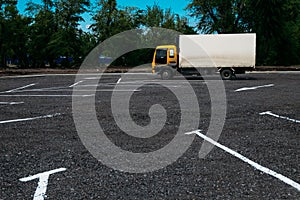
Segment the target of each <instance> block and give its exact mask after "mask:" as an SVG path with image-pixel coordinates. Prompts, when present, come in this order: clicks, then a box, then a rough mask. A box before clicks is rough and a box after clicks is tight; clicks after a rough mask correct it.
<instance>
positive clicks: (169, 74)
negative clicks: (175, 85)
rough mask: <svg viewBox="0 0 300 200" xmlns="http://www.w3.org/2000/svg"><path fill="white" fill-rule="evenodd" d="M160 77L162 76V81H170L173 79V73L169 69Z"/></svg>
mask: <svg viewBox="0 0 300 200" xmlns="http://www.w3.org/2000/svg"><path fill="white" fill-rule="evenodd" d="M160 76H161V79H163V80H168V79H171V78H172V77H173V72H172V71H171V70H169V69H165V70H163V71H162V72H161V74H160Z"/></svg>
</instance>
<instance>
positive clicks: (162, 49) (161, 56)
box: [152, 45, 178, 79]
mask: <svg viewBox="0 0 300 200" xmlns="http://www.w3.org/2000/svg"><path fill="white" fill-rule="evenodd" d="M177 65H178V54H177V47H176V46H175V45H162V46H157V47H156V49H155V52H154V56H153V61H152V73H158V74H160V75H161V77H162V78H163V79H170V78H172V76H173V74H174V70H172V67H173V68H176V66H177ZM166 66H169V68H166Z"/></svg>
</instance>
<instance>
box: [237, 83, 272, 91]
mask: <svg viewBox="0 0 300 200" xmlns="http://www.w3.org/2000/svg"><path fill="white" fill-rule="evenodd" d="M273 86H274V84H269V85H261V86H255V87H243V88H240V89H237V90H235V92H241V91H245V90H255V89H258V88H265V87H273Z"/></svg>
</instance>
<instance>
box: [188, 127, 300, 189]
mask: <svg viewBox="0 0 300 200" xmlns="http://www.w3.org/2000/svg"><path fill="white" fill-rule="evenodd" d="M200 131H201V130H195V131H192V132H188V133H185V134H187V135H189V134H196V135H198V136H199V137H201V138H202V139H204V140H206V141H207V142H209V143H211V144H213V145H215V146H216V147H219V148H220V149H222V150H224V151H226V152H227V153H229V154H231V155H233V156H234V157H237V158H238V159H240V160H242V161H244V162H246V163H248V164H249V165H251V166H252V167H254V168H256V169H257V170H259V171H261V172H264V173H266V174H269V175H270V176H273V177H275V178H277V179H279V180H281V181H283V182H284V183H286V184H288V185H290V186H292V187H294V188H296V189H297V190H298V191H299V192H300V184H299V183H297V182H295V181H293V180H291V179H289V178H287V177H285V176H283V175H282V174H279V173H277V172H275V171H273V170H271V169H268V168H266V167H264V166H262V165H260V164H258V163H256V162H254V161H252V160H250V159H248V158H246V157H245V156H243V155H241V154H239V153H237V152H235V151H233V150H232V149H229V148H228V147H226V146H224V145H222V144H220V143H218V142H216V141H214V140H213V139H211V138H209V137H207V136H206V135H204V134H202V133H201V132H200Z"/></svg>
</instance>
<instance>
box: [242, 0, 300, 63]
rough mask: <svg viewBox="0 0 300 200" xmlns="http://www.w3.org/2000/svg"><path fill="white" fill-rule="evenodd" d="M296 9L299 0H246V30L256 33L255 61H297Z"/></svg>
mask: <svg viewBox="0 0 300 200" xmlns="http://www.w3.org/2000/svg"><path fill="white" fill-rule="evenodd" d="M299 10H300V1H299V0H293V1H290V0H268V1H263V0H257V1H254V0H251V1H250V0H249V1H248V9H247V13H245V19H244V20H245V22H246V23H247V24H248V25H247V26H248V27H249V30H250V31H252V32H255V33H257V63H258V64H261V65H291V64H297V63H299V62H300V56H299V55H298V53H297V52H299V50H300V38H299V17H300V15H299ZM297 23H298V24H297Z"/></svg>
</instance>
